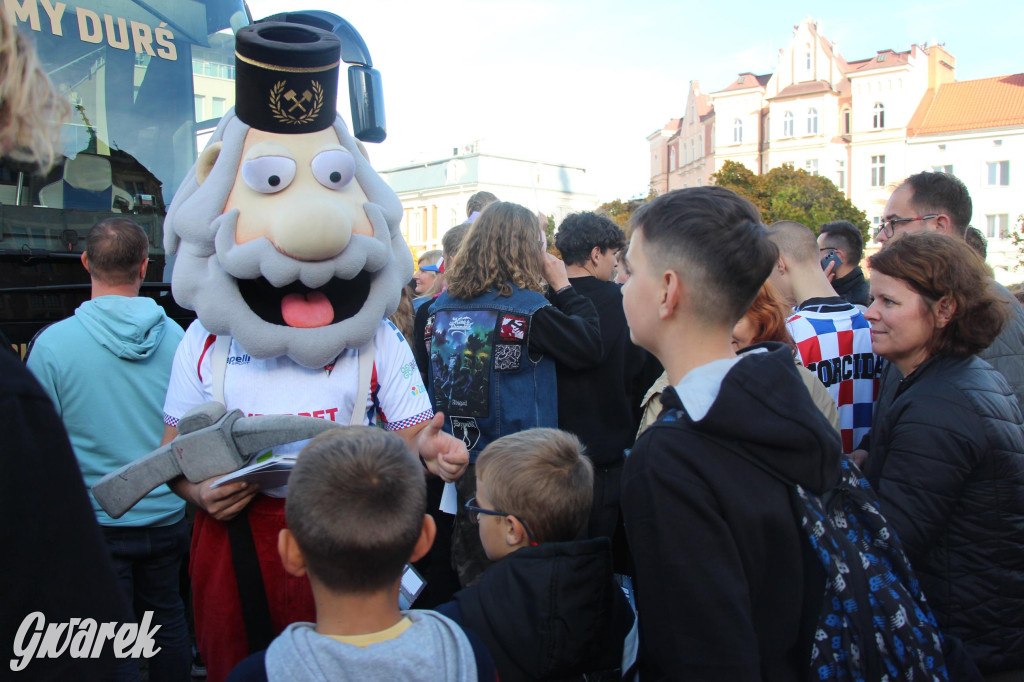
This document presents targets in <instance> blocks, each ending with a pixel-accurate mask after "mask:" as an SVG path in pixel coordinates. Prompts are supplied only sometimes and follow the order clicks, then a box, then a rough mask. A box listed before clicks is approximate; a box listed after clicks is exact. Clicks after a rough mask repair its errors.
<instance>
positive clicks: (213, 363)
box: [210, 334, 231, 405]
mask: <svg viewBox="0 0 1024 682" xmlns="http://www.w3.org/2000/svg"><path fill="white" fill-rule="evenodd" d="M230 350H231V337H230V336H225V335H221V334H218V335H217V337H216V338H215V339H214V341H213V353H211V354H210V379H211V380H212V381H213V399H214V400H216V401H217V402H218V403H220V404H221V405H227V402H226V401H225V400H224V374H225V373H226V372H227V371H228V352H229V351H230Z"/></svg>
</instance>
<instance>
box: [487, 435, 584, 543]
mask: <svg viewBox="0 0 1024 682" xmlns="http://www.w3.org/2000/svg"><path fill="white" fill-rule="evenodd" d="M476 485H477V504H476V506H478V507H481V508H483V509H487V510H490V511H498V512H501V514H502V515H500V516H499V515H487V514H480V515H479V523H480V540H481V542H482V543H483V545H484V550H485V551H486V552H487V556H488V558H490V559H492V560H497V559H500V558H502V557H503V556H505V555H507V554H509V553H511V552H514V551H515V550H517V549H519V548H520V547H524V546H527V545H529V544H531V543H530V540H531V538H530V534H532V535H533V540H535V541H536V542H538V543H540V542H565V541H568V540H573V539H575V538H576V537H577V536H578V535H579V533H580V531H582V530H583V527H584V526H585V525H586V523H587V518H588V517H589V516H590V505H591V502H592V500H593V496H594V470H593V467H592V466H591V464H590V460H589V459H588V458H587V457H586V455H584V454H583V446H582V445H581V444H580V442H579V440H578V439H577V438H576V436H574V435H572V434H571V433H566V432H565V431H559V430H557V429H530V430H528V431H521V432H519V433H515V434H512V435H510V436H504V437H502V438H499V439H498V440H496V441H494V442H493V443H491V444H490V445H488V446H487V447H486V448H485V449H484V451H483V452H482V453H480V457H479V458H478V459H477V461H476ZM524 525H525V528H523V526H524ZM527 529H528V531H527Z"/></svg>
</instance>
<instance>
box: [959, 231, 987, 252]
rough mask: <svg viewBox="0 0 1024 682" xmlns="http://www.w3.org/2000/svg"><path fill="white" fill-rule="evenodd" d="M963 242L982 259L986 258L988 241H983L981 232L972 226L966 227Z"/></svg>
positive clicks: (983, 237) (983, 236)
mask: <svg viewBox="0 0 1024 682" xmlns="http://www.w3.org/2000/svg"><path fill="white" fill-rule="evenodd" d="M964 241H965V242H967V246H969V247H971V248H972V249H974V251H975V253H977V254H978V255H979V256H981V257H982V259H985V258H988V240H987V239H985V235H983V234H982V233H981V230H979V229H978V228H976V227H974V226H973V225H968V226H967V230H966V231H965V232H964Z"/></svg>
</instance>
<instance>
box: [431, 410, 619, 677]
mask: <svg viewBox="0 0 1024 682" xmlns="http://www.w3.org/2000/svg"><path fill="white" fill-rule="evenodd" d="M582 450H583V448H582V446H581V445H580V443H579V440H577V438H576V437H575V436H573V435H572V434H570V433H566V432H564V431H558V430H556V429H530V430H527V431H521V432H519V433H516V434H512V435H509V436H504V437H503V438H499V439H498V440H496V441H494V442H492V443H491V444H490V445H488V446H487V447H486V448H485V449H484V451H483V452H482V453H480V457H479V458H478V459H477V462H476V497H475V498H473V499H471V500H469V502H468V503H467V504H466V510H467V511H468V512H469V518H470V520H471V521H472V522H474V523H477V524H479V526H480V541H481V543H482V544H483V547H484V551H485V552H486V553H487V558H488V559H490V560H492V561H495V562H496V563H495V564H493V565H492V566H491V567H490V568H488V569H487V570H486V571H485V572H484V573H483V575H482V576H481V578H480V581H479V582H478V583H477V584H475V585H471V586H470V587H467V588H466V589H464V590H462V591H461V592H459V593H458V594H456V595H455V599H454V600H453V601H451V602H449V603H448V604H445V605H443V606H441V607H440V608H439V609H438V610H439V611H440V612H441V613H443V614H445V615H447V616H449V617H450V618H451V619H452V620H454V621H455V622H457V623H459V624H461V625H464V626H465V627H466V628H467V630H469V631H471V632H473V633H475V634H477V635H479V637H480V639H482V640H483V641H484V644H486V645H487V648H488V649H489V651H490V652H491V655H492V656H493V657H494V662H495V665H496V666H497V668H498V674H499V677H500V678H501V680H502V681H503V682H510V681H514V680H536V679H563V678H570V677H574V676H576V677H578V676H580V675H583V674H586V673H597V672H605V671H621V672H622V673H625V672H627V671H628V669H629V668H630V667H631V665H632V662H633V659H634V658H635V650H636V629H635V627H634V621H635V618H634V616H633V612H632V610H631V609H630V607H629V603H628V602H627V601H626V598H625V595H624V594H623V592H622V590H621V589H620V588H619V587H618V585H617V584H616V582H615V579H614V577H613V575H612V556H611V542H610V541H609V540H608V538H604V537H601V538H596V539H593V540H577V538H578V537H579V536H580V534H581V533H582V531H583V529H584V527H585V526H586V523H587V518H588V516H589V514H590V505H591V500H592V498H593V475H594V474H593V467H592V465H591V463H590V460H589V459H588V458H587V457H586V456H584V455H583V453H582Z"/></svg>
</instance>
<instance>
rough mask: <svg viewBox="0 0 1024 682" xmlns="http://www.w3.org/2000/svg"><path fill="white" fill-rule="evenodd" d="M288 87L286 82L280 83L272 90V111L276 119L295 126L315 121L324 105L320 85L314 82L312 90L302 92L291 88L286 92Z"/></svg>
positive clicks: (322, 90) (311, 86)
mask: <svg viewBox="0 0 1024 682" xmlns="http://www.w3.org/2000/svg"><path fill="white" fill-rule="evenodd" d="M287 87H288V86H287V83H286V82H285V81H278V82H277V83H275V84H274V87H272V88H270V111H271V113H272V114H273V115H274V118H275V119H276V120H278V121H280V122H281V123H288V124H294V125H300V124H302V123H309V122H311V121H315V120H316V117H317V115H318V114H319V113H320V107H322V106H323V105H324V89H323V87H322V86H321V85H320V83H319V82H317V81H313V82H312V83H311V84H310V86H309V88H310V89H309V90H303V91H302V92H295V90H292V89H291V88H288V89H287V90H286V89H285V88H287ZM311 91H312V92H311ZM282 99H283V100H284V102H283V103H282V102H281V100H282Z"/></svg>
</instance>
